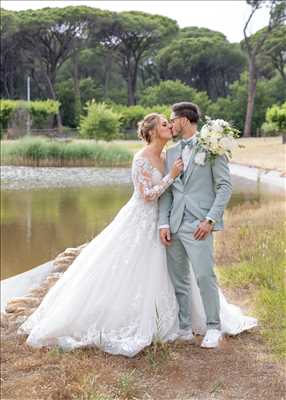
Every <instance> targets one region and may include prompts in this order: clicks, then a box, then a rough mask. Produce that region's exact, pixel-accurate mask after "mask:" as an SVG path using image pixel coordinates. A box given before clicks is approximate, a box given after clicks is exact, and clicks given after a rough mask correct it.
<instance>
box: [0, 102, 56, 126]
mask: <svg viewBox="0 0 286 400" xmlns="http://www.w3.org/2000/svg"><path fill="white" fill-rule="evenodd" d="M59 106H60V103H59V102H58V101H54V100H36V101H30V103H29V102H27V101H23V100H3V99H1V106H0V130H1V131H2V130H4V129H7V128H8V124H9V121H10V119H11V117H12V116H13V112H14V111H15V110H17V109H18V108H27V109H28V110H30V112H31V114H32V121H33V125H32V127H33V128H44V127H45V125H46V123H47V121H48V119H49V118H50V117H51V116H53V115H55V114H57V113H58V111H59Z"/></svg>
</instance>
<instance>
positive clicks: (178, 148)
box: [172, 142, 184, 186]
mask: <svg viewBox="0 0 286 400" xmlns="http://www.w3.org/2000/svg"><path fill="white" fill-rule="evenodd" d="M181 156H182V150H181V143H180V142H179V143H178V144H177V145H176V146H175V148H174V156H173V157H174V158H173V160H172V164H173V163H174V162H175V161H176V160H177V159H178V158H179V157H181ZM175 184H178V185H180V186H183V185H184V182H183V180H182V178H181V177H180V176H178V177H177V178H176V179H175V181H174V185H175Z"/></svg>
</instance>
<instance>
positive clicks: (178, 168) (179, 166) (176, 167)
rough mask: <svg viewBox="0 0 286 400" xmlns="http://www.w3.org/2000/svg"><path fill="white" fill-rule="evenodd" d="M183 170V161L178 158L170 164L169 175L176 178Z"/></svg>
mask: <svg viewBox="0 0 286 400" xmlns="http://www.w3.org/2000/svg"><path fill="white" fill-rule="evenodd" d="M183 171H184V163H183V160H182V158H178V159H177V160H176V161H175V162H174V164H173V165H172V168H171V171H170V175H171V177H172V178H173V179H175V178H177V176H179V175H181V173H182V172H183Z"/></svg>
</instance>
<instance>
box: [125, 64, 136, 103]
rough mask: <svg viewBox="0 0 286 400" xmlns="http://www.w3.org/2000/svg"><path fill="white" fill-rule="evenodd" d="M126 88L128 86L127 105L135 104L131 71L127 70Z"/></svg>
mask: <svg viewBox="0 0 286 400" xmlns="http://www.w3.org/2000/svg"><path fill="white" fill-rule="evenodd" d="M127 88H128V105H129V106H134V105H135V104H136V101H135V93H134V83H133V77H132V72H131V71H130V70H129V71H128V75H127Z"/></svg>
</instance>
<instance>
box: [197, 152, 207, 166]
mask: <svg viewBox="0 0 286 400" xmlns="http://www.w3.org/2000/svg"><path fill="white" fill-rule="evenodd" d="M206 157H207V153H206V152H205V151H200V152H198V153H197V154H196V156H195V163H196V164H198V165H202V166H203V165H205V163H206Z"/></svg>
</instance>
